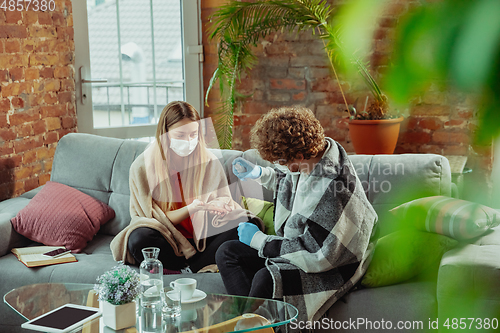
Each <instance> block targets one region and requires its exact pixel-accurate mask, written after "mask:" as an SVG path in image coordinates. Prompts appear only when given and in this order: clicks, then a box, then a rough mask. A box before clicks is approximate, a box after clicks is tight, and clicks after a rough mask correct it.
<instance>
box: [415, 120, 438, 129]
mask: <svg viewBox="0 0 500 333" xmlns="http://www.w3.org/2000/svg"><path fill="white" fill-rule="evenodd" d="M418 126H419V127H420V128H422V129H429V130H438V129H441V128H443V121H442V120H440V119H439V118H424V119H421V120H420V121H419V122H418Z"/></svg>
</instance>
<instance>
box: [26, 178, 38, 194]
mask: <svg viewBox="0 0 500 333" xmlns="http://www.w3.org/2000/svg"><path fill="white" fill-rule="evenodd" d="M38 186H40V184H39V183H38V177H32V178H30V179H28V180H27V181H25V182H24V192H28V191H31V190H33V189H35V188H37V187H38Z"/></svg>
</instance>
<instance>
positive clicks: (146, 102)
mask: <svg viewBox="0 0 500 333" xmlns="http://www.w3.org/2000/svg"><path fill="white" fill-rule="evenodd" d="M92 100H93V103H92V104H93V109H94V126H96V127H109V126H126V125H130V124H132V123H133V112H134V108H140V109H141V111H142V112H144V110H145V109H147V110H148V112H147V114H148V122H147V123H150V124H155V123H157V122H158V116H159V114H160V113H161V110H162V109H163V108H164V107H165V105H167V104H168V103H170V102H171V101H176V100H184V81H168V82H166V81H165V82H157V83H156V84H154V83H152V82H138V83H122V84H120V83H94V84H92ZM106 120H107V121H106ZM106 122H107V124H106Z"/></svg>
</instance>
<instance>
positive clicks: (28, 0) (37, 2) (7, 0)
mask: <svg viewBox="0 0 500 333" xmlns="http://www.w3.org/2000/svg"><path fill="white" fill-rule="evenodd" d="M0 1H1V0H0ZM0 9H3V11H4V12H6V11H9V12H14V11H17V12H22V11H24V10H26V11H28V10H32V11H35V12H38V11H42V12H45V11H47V10H48V11H51V12H53V11H54V10H55V9H56V3H55V1H54V0H3V2H2V4H1V5H0Z"/></svg>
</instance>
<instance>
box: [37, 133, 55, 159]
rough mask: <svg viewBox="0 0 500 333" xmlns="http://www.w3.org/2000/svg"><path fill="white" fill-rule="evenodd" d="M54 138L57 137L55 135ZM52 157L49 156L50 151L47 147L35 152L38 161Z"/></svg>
mask: <svg viewBox="0 0 500 333" xmlns="http://www.w3.org/2000/svg"><path fill="white" fill-rule="evenodd" d="M51 133H55V132H51ZM56 136H57V134H56ZM53 156H54V155H51V154H50V149H49V148H47V147H41V148H40V149H37V150H36V158H37V160H39V161H41V160H45V159H48V158H52V157H53Z"/></svg>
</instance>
